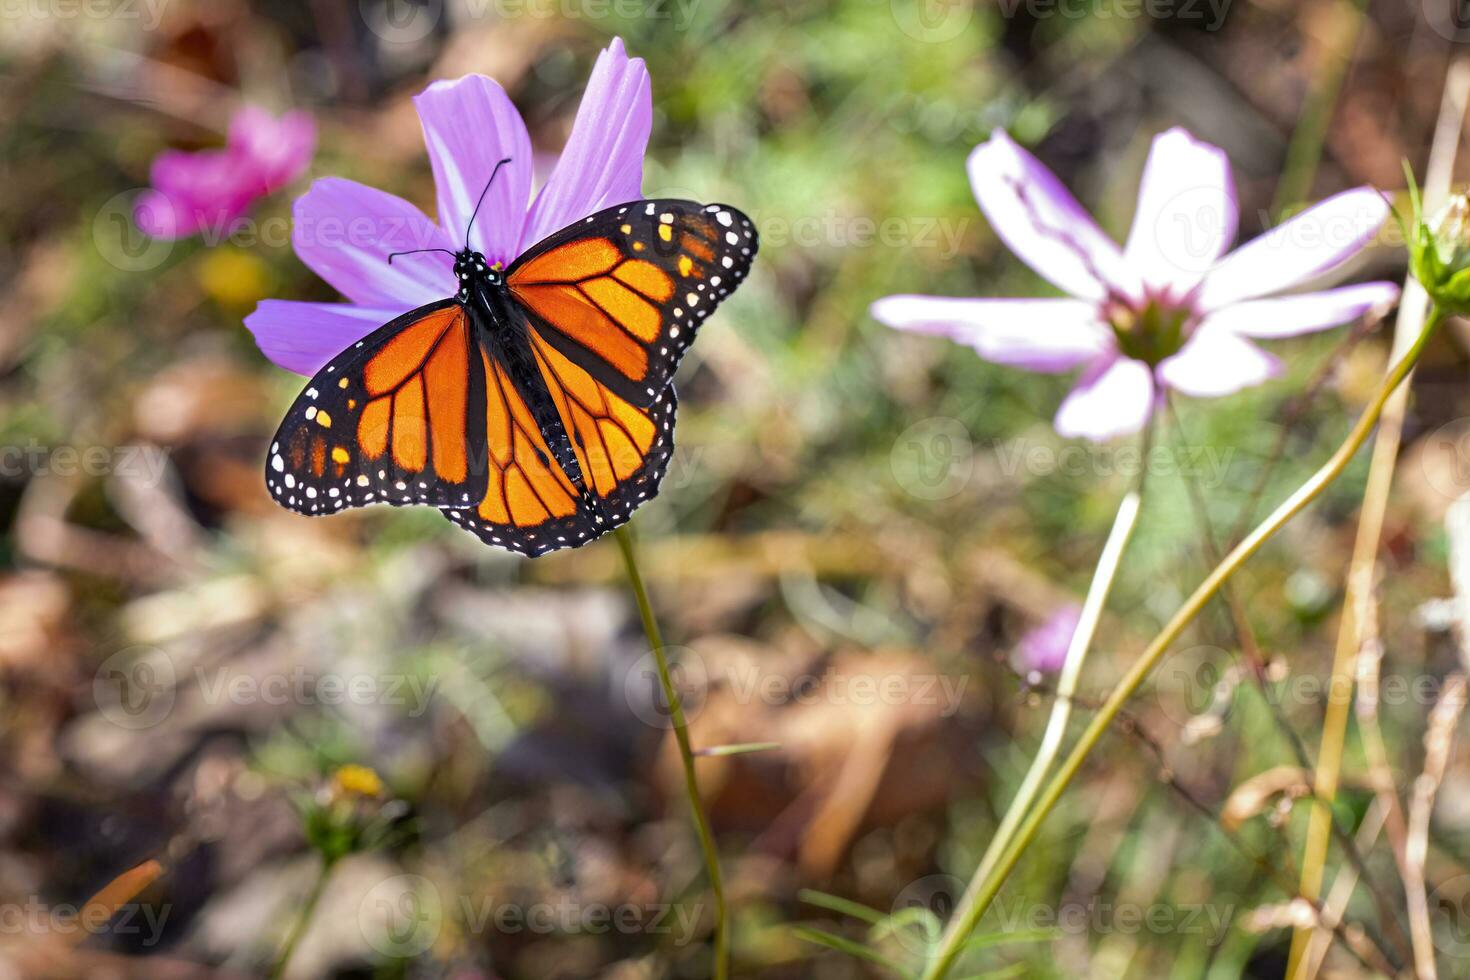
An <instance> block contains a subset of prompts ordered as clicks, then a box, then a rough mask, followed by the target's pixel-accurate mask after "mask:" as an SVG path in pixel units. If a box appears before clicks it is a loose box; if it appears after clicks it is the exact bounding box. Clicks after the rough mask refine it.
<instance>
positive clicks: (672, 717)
mask: <svg viewBox="0 0 1470 980" xmlns="http://www.w3.org/2000/svg"><path fill="white" fill-rule="evenodd" d="M613 537H614V538H616V539H617V542H618V550H619V551H621V552H622V553H623V565H624V566H625V567H626V568H627V569H628V582H629V584H631V585H632V586H633V597H634V598H635V599H636V600H637V601H638V614H639V615H640V616H642V617H643V632H644V634H646V635H647V637H648V645H649V647H651V648H652V650H653V659H654V662H655V663H656V664H657V665H658V681H659V684H660V686H661V687H662V688H663V692H664V700H666V701H667V702H668V703H669V721H670V722H671V723H672V725H673V729H674V740H675V741H676V742H678V743H679V757H680V759H681V760H683V764H684V789H685V792H686V793H687V795H688V797H689V811H690V813H691V814H692V816H693V817H694V829H695V831H696V832H697V833H698V835H699V849H700V851H701V852H702V853H703V854H704V868H705V873H706V874H707V875H709V887H710V892H711V893H712V894H713V895H714V900H715V969H714V976H715V980H726V978H727V977H728V976H729V975H730V923H729V913H728V911H727V910H726V907H725V885H724V881H723V880H722V879H721V877H720V854H719V851H718V850H716V849H715V837H714V834H713V832H711V830H710V825H709V817H708V816H707V815H706V814H705V812H704V803H703V802H702V801H701V800H700V798H699V782H698V780H697V779H696V778H695V775H694V750H693V749H692V748H691V747H690V744H689V723H688V721H686V720H685V718H684V706H683V704H682V703H681V702H680V700H679V692H678V690H677V689H675V687H674V678H673V675H672V674H671V673H670V672H669V660H668V657H667V655H666V654H665V653H664V641H663V634H662V632H661V631H660V630H659V628H658V620H657V619H656V618H654V615H653V606H652V604H651V603H650V602H649V601H648V590H647V589H645V588H644V587H643V576H642V574H640V573H639V571H638V559H637V557H636V556H635V555H634V553H633V538H632V535H630V534H629V533H628V529H627V526H626V525H624V526H622V527H619V528H616V529H615V530H614V531H613Z"/></svg>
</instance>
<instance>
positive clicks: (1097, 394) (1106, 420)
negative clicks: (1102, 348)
mask: <svg viewBox="0 0 1470 980" xmlns="http://www.w3.org/2000/svg"><path fill="white" fill-rule="evenodd" d="M1153 408H1154V383H1153V375H1152V373H1151V372H1150V371H1149V369H1148V365H1146V364H1144V363H1143V362H1142V361H1135V360H1133V359H1131V358H1127V357H1117V358H1113V359H1111V360H1108V359H1104V360H1102V361H1099V362H1098V364H1097V365H1095V366H1094V368H1093V369H1092V370H1091V371H1089V372H1088V373H1087V375H1086V376H1085V377H1084V378H1083V379H1082V380H1081V381H1079V382H1078V383H1077V387H1075V388H1073V389H1072V391H1071V393H1070V394H1068V395H1067V397H1066V398H1065V399H1064V400H1063V401H1062V406H1061V408H1060V409H1058V410H1057V417H1056V421H1055V423H1054V425H1055V426H1056V430H1057V432H1058V433H1060V434H1061V435H1064V436H1077V437H1081V438H1084V439H1091V440H1092V441H1094V442H1102V441H1104V440H1106V439H1111V438H1113V437H1115V436H1124V435H1130V434H1132V433H1134V432H1137V431H1138V430H1140V429H1142V428H1143V426H1144V423H1145V422H1147V421H1148V417H1149V415H1150V414H1152V412H1153Z"/></svg>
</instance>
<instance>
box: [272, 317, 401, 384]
mask: <svg viewBox="0 0 1470 980" xmlns="http://www.w3.org/2000/svg"><path fill="white" fill-rule="evenodd" d="M406 312H407V310H406V309H405V308H403V307H391V308H388V307H384V308H379V309H374V308H372V307H366V306H353V305H352V304H350V303H296V302H292V301H291V300H284V299H265V300H261V301H260V304H259V305H258V306H256V307H255V312H254V313H251V314H250V315H249V316H247V317H246V318H245V326H247V327H249V328H250V332H251V333H253V334H255V343H256V344H257V345H259V347H260V350H261V353H263V354H265V356H266V357H268V358H270V359H271V360H272V361H274V362H275V363H276V364H279V365H280V366H281V367H283V368H285V369H286V370H287V371H295V372H296V373H297V374H305V375H308V376H310V375H313V374H316V373H317V371H319V370H321V369H322V367H323V366H324V365H325V364H326V363H327V362H328V361H330V360H331V359H332V358H334V357H336V356H337V355H338V354H340V353H342V351H344V350H346V349H347V348H348V347H351V346H352V345H353V344H355V343H357V342H358V341H359V340H361V339H362V338H363V337H366V336H367V335H368V334H370V333H372V332H373V331H374V330H376V329H378V328H379V327H381V326H382V325H383V324H385V323H387V322H388V321H389V320H391V319H393V318H394V317H396V316H398V315H399V314H401V313H406Z"/></svg>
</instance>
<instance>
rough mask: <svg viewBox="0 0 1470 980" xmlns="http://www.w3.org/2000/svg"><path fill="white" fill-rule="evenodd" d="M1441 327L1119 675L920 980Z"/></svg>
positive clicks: (966, 931) (1357, 440) (1332, 472)
mask: <svg viewBox="0 0 1470 980" xmlns="http://www.w3.org/2000/svg"><path fill="white" fill-rule="evenodd" d="M1442 319H1443V314H1442V313H1440V312H1439V310H1438V309H1437V308H1436V309H1435V310H1434V311H1433V312H1431V314H1430V317H1429V321H1428V322H1427V323H1426V324H1425V327H1424V330H1423V331H1422V332H1421V333H1420V334H1419V337H1418V339H1417V340H1415V341H1414V345H1413V347H1411V348H1410V349H1409V350H1408V352H1407V353H1405V354H1404V356H1403V358H1402V359H1400V360H1399V362H1398V363H1397V364H1395V365H1394V366H1393V369H1392V370H1391V371H1390V372H1389V373H1388V375H1387V376H1386V377H1385V378H1384V380H1383V383H1382V385H1380V386H1379V389H1378V391H1377V392H1375V393H1374V395H1373V398H1372V400H1371V401H1370V402H1369V403H1368V407H1367V408H1366V409H1364V411H1363V414H1362V415H1361V416H1360V417H1359V418H1358V421H1357V423H1356V424H1354V425H1353V428H1352V431H1351V432H1349V433H1348V436H1347V439H1346V440H1344V441H1343V443H1342V445H1341V446H1339V447H1338V449H1337V451H1336V452H1335V453H1333V454H1332V457H1331V458H1330V459H1329V460H1328V461H1327V462H1326V463H1325V464H1323V466H1322V468H1321V469H1319V470H1318V471H1317V472H1316V473H1315V474H1313V475H1312V477H1311V479H1309V480H1307V482H1306V483H1304V484H1302V486H1301V487H1300V488H1298V489H1297V491H1296V492H1295V493H1293V494H1292V495H1291V496H1290V497H1288V498H1287V499H1286V500H1285V501H1284V502H1283V503H1282V504H1281V505H1280V506H1279V507H1277V508H1276V510H1275V511H1274V512H1273V513H1272V514H1271V516H1270V517H1268V518H1266V520H1264V521H1263V522H1261V524H1260V525H1259V526H1257V527H1256V529H1255V530H1254V531H1252V532H1251V533H1250V534H1249V535H1248V536H1247V537H1246V538H1245V539H1244V540H1243V541H1241V542H1240V544H1238V545H1236V546H1235V548H1234V549H1233V550H1231V552H1230V554H1229V555H1227V556H1226V557H1225V560H1224V561H1223V562H1221V563H1220V564H1219V565H1217V566H1216V567H1215V569H1214V570H1213V571H1211V572H1210V574H1209V576H1208V577H1206V579H1205V580H1204V582H1202V583H1201V584H1200V586H1199V588H1197V589H1195V591H1194V594H1193V595H1191V596H1190V597H1189V599H1188V600H1186V601H1185V603H1184V605H1183V606H1181V607H1180V608H1179V611H1178V612H1176V613H1175V614H1174V617H1173V618H1172V619H1170V620H1169V622H1168V624H1167V625H1165V626H1164V628H1163V630H1161V631H1160V632H1159V634H1158V635H1157V636H1156V637H1154V639H1153V640H1152V641H1151V642H1150V643H1149V645H1148V646H1147V647H1146V648H1145V649H1144V651H1143V654H1142V655H1141V656H1140V657H1139V658H1138V660H1137V661H1136V662H1135V663H1134V665H1133V666H1132V667H1131V668H1129V670H1128V672H1127V673H1126V674H1124V675H1123V679H1122V680H1120V681H1119V682H1118V686H1117V687H1115V688H1114V689H1113V691H1112V693H1111V694H1109V695H1108V699H1107V701H1106V702H1105V703H1104V704H1103V706H1102V707H1101V708H1100V709H1098V712H1097V714H1096V715H1095V716H1094V717H1093V719H1092V721H1091V723H1089V724H1088V726H1087V729H1086V730H1085V731H1084V732H1083V733H1082V736H1081V737H1080V738H1079V739H1078V741H1077V745H1076V746H1075V747H1074V748H1073V749H1072V752H1071V754H1070V755H1068V756H1067V758H1066V761H1065V762H1063V763H1062V767H1061V769H1060V770H1059V771H1058V772H1057V774H1056V776H1054V777H1053V778H1052V780H1051V782H1050V783H1049V784H1048V785H1047V788H1046V791H1045V793H1043V794H1042V797H1041V800H1040V802H1039V803H1037V805H1036V808H1035V809H1034V810H1033V811H1032V813H1031V815H1030V816H1029V817H1028V818H1027V820H1026V823H1025V824H1024V825H1023V826H1022V827H1021V829H1020V830H1019V831H1018V832H1017V834H1016V841H1015V843H1014V844H1012V845H1011V847H1010V849H1009V850H1007V851H1006V853H1005V856H1004V857H1002V858H1001V860H1000V861H999V863H998V864H997V865H996V867H995V868H994V869H993V871H992V872H991V874H990V875H989V876H988V877H987V878H986V880H985V881H984V882H983V883H982V884H980V885H978V886H975V888H974V890H975V893H976V894H975V900H974V902H973V903H972V904H970V905H969V906H968V907H967V908H966V909H965V911H964V914H963V916H962V917H958V922H959V925H958V926H957V927H955V928H952V929H950V930H948V931H947V933H946V939H945V941H944V943H943V944H942V946H941V949H940V951H939V955H938V957H937V958H936V959H935V960H934V962H933V963H932V964H931V965H930V967H929V969H928V970H927V971H925V973H924V980H940V978H942V977H944V976H945V975H946V974H948V972H949V970H950V968H951V967H952V966H953V965H954V961H955V960H956V959H957V958H958V957H959V955H960V952H961V951H962V950H963V948H964V944H965V941H966V939H967V938H968V937H969V935H970V933H972V932H973V931H974V930H975V926H976V925H978V924H979V922H980V919H981V917H982V916H984V915H985V913H986V911H987V910H988V909H989V908H990V903H991V902H993V901H994V900H995V896H996V895H997V894H998V893H999V892H1000V888H1001V886H1002V885H1003V884H1004V883H1005V880H1006V878H1007V877H1008V876H1009V875H1010V873H1011V871H1012V870H1013V869H1014V868H1015V866H1016V863H1017V862H1018V861H1020V859H1021V855H1022V854H1023V853H1025V851H1026V848H1027V847H1028V846H1030V844H1031V842H1032V841H1033V840H1034V839H1035V838H1036V834H1037V831H1039V830H1040V829H1041V824H1042V822H1043V821H1045V820H1046V818H1047V816H1048V815H1050V814H1051V811H1052V810H1053V809H1054V808H1055V807H1056V805H1057V802H1058V801H1059V800H1060V799H1061V797H1062V794H1063V793H1064V792H1066V789H1067V787H1068V786H1069V785H1070V784H1071V782H1072V780H1073V779H1074V778H1076V776H1077V773H1078V772H1079V771H1081V769H1082V764H1083V763H1084V762H1086V761H1087V757H1088V756H1089V755H1091V754H1092V750H1093V749H1094V748H1095V747H1096V746H1097V743H1098V741H1099V740H1100V739H1101V738H1102V736H1103V735H1104V734H1105V733H1106V732H1107V730H1108V726H1109V725H1111V724H1112V722H1113V719H1114V718H1116V717H1117V716H1118V712H1120V711H1121V710H1122V709H1123V705H1124V704H1125V703H1127V701H1128V699H1129V698H1130V697H1132V696H1133V694H1134V692H1136V691H1137V690H1138V688H1139V687H1140V686H1141V685H1142V684H1143V682H1144V680H1145V679H1147V677H1148V675H1149V673H1150V672H1151V671H1152V670H1153V668H1154V667H1155V666H1156V665H1157V664H1158V662H1159V660H1160V659H1161V658H1162V657H1163V655H1164V653H1165V652H1167V651H1168V649H1169V646H1170V645H1171V644H1172V643H1173V642H1174V641H1175V640H1177V639H1178V638H1179V636H1180V634H1182V633H1183V632H1184V630H1185V628H1186V627H1187V626H1189V624H1190V623H1191V622H1193V620H1194V618H1195V617H1196V616H1198V615H1199V613H1200V611H1201V610H1202V609H1204V608H1205V606H1206V605H1207V604H1208V603H1209V601H1210V600H1211V599H1212V598H1214V596H1215V593H1216V592H1218V591H1219V590H1220V587H1221V586H1222V585H1223V584H1224V583H1225V580H1226V579H1228V578H1229V577H1230V576H1231V575H1233V574H1234V573H1235V572H1236V571H1237V570H1238V569H1239V568H1240V567H1241V566H1242V565H1244V564H1245V562H1246V561H1247V560H1248V559H1249V558H1250V557H1251V556H1252V555H1254V554H1255V553H1256V552H1257V551H1259V550H1260V548H1261V546H1262V545H1264V544H1265V543H1266V542H1267V541H1269V540H1270V539H1271V538H1272V537H1273V536H1274V535H1275V534H1276V532H1277V531H1280V530H1281V529H1282V528H1283V527H1284V526H1285V525H1286V524H1287V522H1289V521H1290V520H1291V519H1292V518H1293V517H1295V516H1296V515H1297V514H1298V513H1300V512H1301V510H1302V509H1303V508H1304V507H1306V506H1307V504H1309V503H1311V502H1312V501H1313V500H1315V499H1316V498H1317V496H1318V495H1319V494H1321V493H1322V491H1323V490H1325V489H1327V487H1328V486H1329V485H1330V484H1331V483H1332V481H1333V480H1335V479H1337V478H1338V477H1339V476H1341V475H1342V471H1343V470H1344V469H1346V468H1347V465H1348V463H1349V462H1350V461H1351V460H1352V458H1353V456H1354V455H1355V454H1356V453H1357V451H1358V449H1359V448H1361V447H1362V445H1363V443H1364V442H1365V441H1366V440H1367V438H1368V436H1369V434H1370V433H1372V431H1373V427H1374V426H1375V425H1376V424H1377V423H1378V417H1379V416H1380V415H1381V414H1382V413H1383V407H1384V405H1385V404H1387V402H1388V400H1389V398H1390V397H1391V396H1392V395H1393V393H1394V391H1395V390H1396V389H1397V388H1398V386H1399V385H1400V384H1401V383H1403V380H1404V379H1405V378H1406V377H1408V375H1409V372H1410V371H1411V370H1413V367H1414V364H1415V363H1416V362H1417V361H1418V360H1419V356H1420V355H1421V354H1422V353H1423V352H1424V348H1425V346H1426V345H1427V344H1428V342H1429V339H1430V337H1432V336H1433V335H1434V331H1435V328H1436V327H1437V326H1438V325H1439V323H1440V321H1441V320H1442Z"/></svg>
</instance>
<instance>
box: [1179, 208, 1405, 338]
mask: <svg viewBox="0 0 1470 980" xmlns="http://www.w3.org/2000/svg"><path fill="white" fill-rule="evenodd" d="M1387 217H1388V202H1387V201H1385V200H1384V199H1383V195H1382V194H1381V193H1379V192H1378V191H1376V190H1374V189H1373V188H1371V187H1359V188H1357V189H1356V190H1351V191H1344V192H1342V193H1341V194H1338V195H1336V196H1335V197H1329V198H1328V199H1327V200H1325V201H1323V202H1322V203H1321V204H1318V205H1317V206H1316V207H1314V208H1311V209H1309V210H1307V211H1304V212H1302V213H1301V214H1299V215H1297V216H1296V217H1295V218H1292V219H1291V220H1290V221H1287V222H1286V223H1285V224H1282V225H1278V226H1277V227H1275V228H1273V229H1271V230H1270V231H1268V232H1266V233H1265V234H1263V235H1260V236H1258V237H1257V238H1254V239H1252V240H1251V241H1249V242H1247V243H1246V244H1245V245H1242V246H1241V247H1240V248H1238V249H1236V250H1235V251H1234V252H1231V253H1230V254H1229V255H1227V256H1225V258H1223V259H1221V260H1220V263H1219V264H1218V265H1216V266H1215V268H1214V269H1212V270H1211V271H1210V272H1209V273H1208V274H1207V275H1206V276H1205V278H1204V282H1203V284H1202V285H1201V286H1200V293H1199V298H1198V308H1199V309H1200V310H1204V311H1210V310H1218V309H1221V308H1223V307H1226V306H1229V305H1230V304H1231V303H1238V302H1240V301H1241V300H1246V299H1254V298H1255V297H1257V296H1266V295H1268V294H1270V293H1275V292H1280V291H1281V290H1283V289H1289V288H1290V287H1292V286H1295V285H1296V284H1298V283H1300V282H1305V281H1306V280H1308V279H1311V278H1313V277H1315V276H1319V275H1321V274H1322V273H1324V272H1326V271H1327V270H1328V269H1331V268H1332V267H1333V266H1336V265H1339V264H1341V263H1343V262H1345V261H1347V260H1348V259H1349V258H1351V257H1352V256H1353V255H1355V254H1357V253H1358V252H1359V251H1360V250H1361V249H1362V248H1363V247H1364V246H1365V245H1367V244H1368V242H1370V241H1371V240H1372V239H1373V236H1374V235H1375V234H1376V233H1377V231H1378V229H1379V228H1380V227H1381V226H1382V225H1383V221H1384V219H1385V218H1387Z"/></svg>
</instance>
